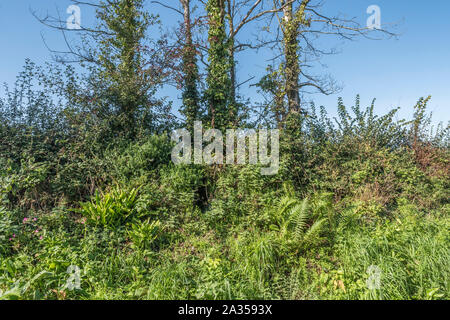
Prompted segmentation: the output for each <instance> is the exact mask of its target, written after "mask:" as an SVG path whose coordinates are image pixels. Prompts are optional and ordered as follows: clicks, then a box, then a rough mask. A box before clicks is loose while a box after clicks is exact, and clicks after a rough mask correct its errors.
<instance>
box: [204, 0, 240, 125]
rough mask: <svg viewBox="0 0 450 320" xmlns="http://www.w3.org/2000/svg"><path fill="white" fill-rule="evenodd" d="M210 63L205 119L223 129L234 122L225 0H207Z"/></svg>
mask: <svg viewBox="0 0 450 320" xmlns="http://www.w3.org/2000/svg"><path fill="white" fill-rule="evenodd" d="M206 11H207V13H208V18H209V31H208V42H209V52H208V53H209V57H208V61H209V67H208V76H207V79H206V82H207V85H208V88H207V90H206V97H205V98H206V102H207V105H208V120H209V122H210V126H211V127H212V128H217V129H226V128H227V127H230V126H232V125H233V124H234V123H235V117H236V115H235V113H234V112H233V108H232V107H231V105H232V81H231V76H230V71H231V63H230V41H229V39H228V37H227V33H226V25H225V0H208V3H207V5H206Z"/></svg>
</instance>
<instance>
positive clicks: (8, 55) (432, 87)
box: [0, 0, 450, 122]
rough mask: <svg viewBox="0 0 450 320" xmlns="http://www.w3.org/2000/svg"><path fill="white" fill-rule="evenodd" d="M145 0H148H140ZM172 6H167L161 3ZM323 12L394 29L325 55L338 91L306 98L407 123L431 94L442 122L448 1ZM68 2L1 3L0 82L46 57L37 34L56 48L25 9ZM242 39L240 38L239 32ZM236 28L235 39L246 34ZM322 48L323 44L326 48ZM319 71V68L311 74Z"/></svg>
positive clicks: (244, 68)
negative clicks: (374, 13) (372, 109)
mask: <svg viewBox="0 0 450 320" xmlns="http://www.w3.org/2000/svg"><path fill="white" fill-rule="evenodd" d="M148 2H150V1H148ZM168 2H169V3H173V4H176V3H177V1H175V0H168ZM326 2H327V6H326V10H327V12H329V13H338V12H340V13H345V14H347V15H348V16H350V17H355V18H356V19H357V20H358V21H359V22H361V23H362V24H364V23H365V21H366V19H367V18H368V16H369V15H368V14H367V13H366V9H367V7H368V6H369V5H372V4H375V5H378V6H379V7H380V8H381V14H382V16H381V17H382V23H383V24H385V23H396V22H398V23H399V25H398V27H397V29H396V31H397V32H398V33H400V36H399V38H398V40H395V39H391V40H382V41H371V40H365V39H360V40H357V41H353V42H345V43H343V44H339V42H337V41H334V42H333V41H332V42H330V43H329V45H330V46H334V44H339V46H338V48H339V49H340V51H341V53H339V54H337V55H333V56H327V57H325V58H324V59H323V62H324V63H325V64H326V65H327V66H328V68H327V69H324V70H323V72H326V73H329V74H331V75H332V76H333V77H334V78H335V79H336V80H337V81H338V82H340V83H342V85H343V90H342V91H341V92H340V93H338V94H335V95H331V96H322V95H319V94H317V95H313V96H311V97H310V98H311V99H313V100H314V101H315V102H316V104H317V105H325V106H326V107H327V109H328V110H329V112H330V113H331V114H334V112H335V110H336V101H337V97H339V96H342V97H343V98H344V101H345V102H346V104H347V105H351V104H352V103H353V101H354V98H355V96H356V94H358V93H359V94H361V100H362V102H363V104H364V105H367V104H369V103H370V102H371V100H372V99H373V98H377V104H376V105H377V109H376V110H377V111H378V112H379V113H384V112H386V111H388V110H389V109H391V108H393V107H397V106H399V107H401V108H402V111H401V112H400V116H401V117H406V118H408V117H410V115H411V114H412V106H413V105H414V104H415V102H416V101H417V100H418V98H420V97H421V96H426V95H429V94H431V95H432V96H433V99H432V101H431V104H430V110H431V111H432V112H433V114H434V120H435V121H444V122H447V121H449V120H450V85H449V84H450V41H449V40H450V36H449V31H450V18H449V17H450V1H447V0H431V1H427V2H424V1H416V0H414V1H408V0H328V1H326ZM69 4H70V1H68V0H1V1H0V39H1V42H2V50H0V70H1V71H0V82H7V83H9V84H11V83H12V82H13V81H14V79H15V77H16V75H17V74H18V72H19V71H20V70H21V67H22V66H23V64H24V60H25V59H26V58H30V59H31V60H33V61H34V62H36V63H39V64H40V63H44V62H45V61H48V60H49V59H50V54H49V52H48V50H47V48H46V47H45V45H44V43H43V41H42V38H41V35H42V34H44V36H45V38H46V39H47V40H48V43H49V44H50V45H51V46H52V47H53V48H59V49H62V48H64V46H63V42H62V38H61V36H60V35H59V34H58V33H55V32H52V31H50V30H49V29H48V28H46V27H45V26H43V25H41V24H40V23H39V22H37V21H36V19H35V18H34V17H33V16H32V15H31V13H30V9H34V10H36V11H37V12H38V13H40V14H41V15H45V14H46V12H49V13H50V14H52V15H55V13H56V8H58V9H59V11H60V13H61V14H62V17H63V18H66V17H68V15H67V14H66V13H65V11H66V8H67V7H68V5H69ZM149 8H150V10H158V12H159V13H160V14H161V18H162V20H163V22H164V23H165V24H166V25H170V24H171V23H173V22H174V21H176V19H177V18H178V17H177V16H176V15H175V14H174V13H172V12H170V11H167V10H162V9H161V8H160V7H155V6H154V5H151V4H149ZM93 18H94V14H93V12H91V11H86V10H83V11H82V24H88V25H92V22H93ZM246 33H247V34H246ZM249 34H250V31H249V30H243V36H246V35H249ZM327 45H328V43H327ZM238 58H239V59H240V64H239V78H240V80H245V79H246V78H247V76H249V75H252V76H253V75H254V76H256V77H258V76H261V75H262V74H263V72H264V70H265V67H266V66H267V64H268V62H267V60H268V59H269V58H270V57H269V55H267V54H266V53H264V52H260V53H258V54H255V53H251V52H247V53H243V54H241V55H240V56H238ZM319 71H320V72H322V70H319ZM161 94H162V95H167V96H169V97H171V98H172V99H173V100H175V101H176V100H177V95H178V96H179V92H177V91H175V90H174V89H170V88H166V89H165V90H164V91H163V92H161ZM242 94H243V95H246V96H248V97H250V98H251V99H252V101H255V100H257V99H258V98H257V95H256V94H255V91H254V90H252V89H247V88H244V89H243V90H242Z"/></svg>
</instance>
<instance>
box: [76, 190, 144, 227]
mask: <svg viewBox="0 0 450 320" xmlns="http://www.w3.org/2000/svg"><path fill="white" fill-rule="evenodd" d="M137 201H138V189H136V188H133V189H131V190H126V189H121V188H120V187H118V186H116V187H115V188H113V189H111V190H110V191H109V192H107V193H99V192H98V191H97V192H96V193H95V196H94V199H93V200H91V201H90V202H85V203H80V206H81V208H80V209H76V211H77V212H79V213H81V214H82V215H83V216H84V217H86V218H87V221H88V222H89V223H92V224H94V225H101V226H105V227H108V228H117V227H120V226H122V225H124V224H125V223H127V222H130V221H131V220H132V219H133V218H138V217H139V216H140V214H139V212H138V210H137V209H136V204H137Z"/></svg>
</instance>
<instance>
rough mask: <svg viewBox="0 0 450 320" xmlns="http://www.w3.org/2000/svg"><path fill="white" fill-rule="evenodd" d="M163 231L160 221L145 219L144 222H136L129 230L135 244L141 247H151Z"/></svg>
mask: <svg viewBox="0 0 450 320" xmlns="http://www.w3.org/2000/svg"><path fill="white" fill-rule="evenodd" d="M161 232H162V228H161V223H160V222H159V221H152V222H150V221H149V220H145V221H144V222H134V223H132V224H131V229H130V230H129V231H128V236H129V237H130V239H131V241H132V242H133V245H135V246H136V247H137V248H141V249H149V248H150V247H151V246H152V245H153V243H154V242H155V240H156V239H157V238H158V236H159V235H160V233H161Z"/></svg>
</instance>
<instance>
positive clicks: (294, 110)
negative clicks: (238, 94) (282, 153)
mask: <svg viewBox="0 0 450 320" xmlns="http://www.w3.org/2000/svg"><path fill="white" fill-rule="evenodd" d="M308 3H309V0H302V1H301V3H300V5H299V7H298V8H296V10H294V8H293V3H292V2H291V1H290V0H281V6H282V8H283V20H282V30H283V48H284V56H285V64H284V73H283V74H284V79H285V93H286V97H287V101H288V110H287V116H286V117H285V119H286V121H287V123H286V128H290V129H292V130H298V129H299V127H298V126H299V123H298V117H299V114H300V92H299V90H300V85H299V77H300V71H301V70H300V61H299V56H298V50H299V48H300V44H299V40H298V36H299V31H300V27H301V26H302V25H303V24H305V23H307V21H306V19H305V9H306V6H307V5H308Z"/></svg>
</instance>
